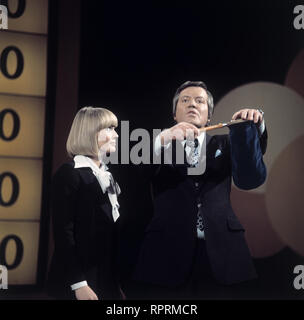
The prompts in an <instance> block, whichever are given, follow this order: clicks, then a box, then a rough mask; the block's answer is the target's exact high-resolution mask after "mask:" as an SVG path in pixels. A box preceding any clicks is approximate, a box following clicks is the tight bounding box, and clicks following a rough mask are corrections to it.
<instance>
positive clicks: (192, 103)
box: [188, 101, 197, 109]
mask: <svg viewBox="0 0 304 320" xmlns="http://www.w3.org/2000/svg"><path fill="white" fill-rule="evenodd" d="M188 108H189V109H192V108H194V109H196V108H197V105H196V102H195V101H191V102H190V103H189V105H188Z"/></svg>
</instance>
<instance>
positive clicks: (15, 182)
mask: <svg viewBox="0 0 304 320" xmlns="http://www.w3.org/2000/svg"><path fill="white" fill-rule="evenodd" d="M7 177H8V178H10V179H11V182H12V185H13V192H12V195H11V198H10V199H9V201H6V202H5V201H4V200H3V199H2V192H1V190H2V183H3V180H4V179H5V178H7ZM19 189H20V188H19V181H18V179H17V177H16V176H15V175H14V174H12V173H10V172H4V173H2V174H0V206H3V207H9V206H12V205H13V204H14V203H15V202H16V201H17V199H18V196H19Z"/></svg>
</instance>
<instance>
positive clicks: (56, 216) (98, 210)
mask: <svg viewBox="0 0 304 320" xmlns="http://www.w3.org/2000/svg"><path fill="white" fill-rule="evenodd" d="M74 165H75V163H74V162H69V163H65V164H63V165H62V166H61V167H60V168H59V169H58V170H57V172H56V173H55V175H54V178H53V184H52V208H51V211H52V226H53V235H54V245H55V248H54V254H53V258H52V261H51V265H50V271H49V277H48V281H47V289H48V293H49V294H50V295H51V296H55V297H57V298H63V299H64V298H67V299H69V298H75V295H74V293H73V291H72V290H71V287H70V286H71V285H72V284H75V283H77V282H80V281H84V280H86V281H87V282H88V285H89V286H90V287H91V288H92V289H93V290H94V291H95V293H96V294H97V296H98V298H99V299H119V298H120V290H119V284H118V276H117V265H116V252H117V231H116V229H117V222H118V221H119V220H117V221H116V222H115V223H114V220H113V217H112V206H111V203H110V201H109V198H108V195H107V194H106V193H105V194H103V192H102V190H101V187H100V185H99V183H98V181H97V179H96V177H95V176H94V174H93V172H92V169H91V168H89V167H85V168H77V169H76V168H74Z"/></svg>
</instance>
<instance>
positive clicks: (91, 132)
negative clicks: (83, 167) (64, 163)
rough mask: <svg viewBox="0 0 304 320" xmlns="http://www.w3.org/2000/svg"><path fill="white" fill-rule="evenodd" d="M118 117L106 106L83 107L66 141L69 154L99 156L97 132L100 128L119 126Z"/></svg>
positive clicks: (72, 155)
mask: <svg viewBox="0 0 304 320" xmlns="http://www.w3.org/2000/svg"><path fill="white" fill-rule="evenodd" d="M117 123H118V121H117V118H116V116H115V115H114V113H113V112H111V111H110V110H108V109H105V108H96V107H84V108H81V109H80V110H79V111H78V112H77V114H76V116H75V118H74V121H73V123H72V127H71V130H70V133H69V137H68V140H67V143H66V150H67V152H68V155H69V156H70V157H71V158H73V157H74V156H76V155H78V154H79V155H84V156H88V157H91V158H98V142H97V134H98V132H99V131H100V130H102V129H105V128H109V127H117Z"/></svg>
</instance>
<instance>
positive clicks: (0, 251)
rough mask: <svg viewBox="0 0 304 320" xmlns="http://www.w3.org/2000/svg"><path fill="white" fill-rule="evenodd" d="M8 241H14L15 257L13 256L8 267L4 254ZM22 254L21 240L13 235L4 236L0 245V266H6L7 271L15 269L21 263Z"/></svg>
mask: <svg viewBox="0 0 304 320" xmlns="http://www.w3.org/2000/svg"><path fill="white" fill-rule="evenodd" d="M10 240H13V241H15V244H16V256H15V260H14V262H13V263H12V264H10V265H9V264H8V263H7V261H6V255H5V254H6V248H7V244H8V242H9V241H10ZM23 252H24V249H23V243H22V240H21V239H20V238H19V237H18V236H16V235H14V234H11V235H8V236H6V237H5V238H4V239H3V240H2V242H1V243H0V264H1V265H4V266H6V267H7V269H8V270H11V269H15V268H17V267H18V266H19V264H20V263H21V261H22V258H23Z"/></svg>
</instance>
